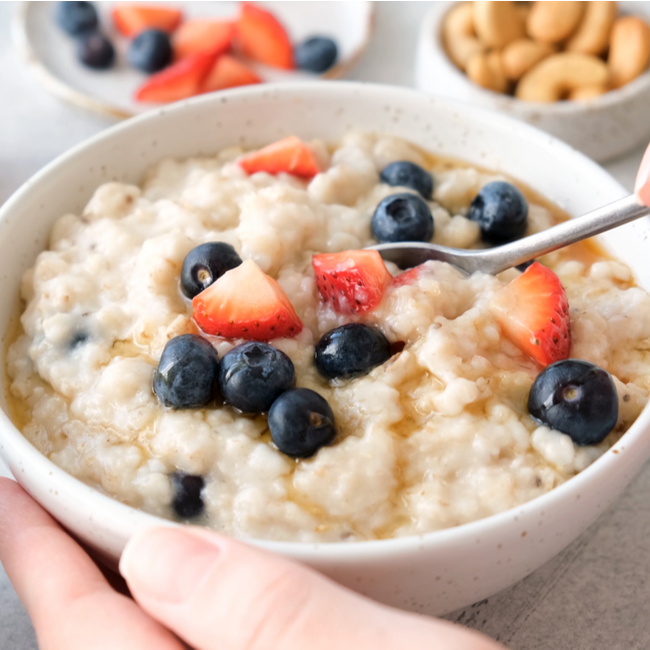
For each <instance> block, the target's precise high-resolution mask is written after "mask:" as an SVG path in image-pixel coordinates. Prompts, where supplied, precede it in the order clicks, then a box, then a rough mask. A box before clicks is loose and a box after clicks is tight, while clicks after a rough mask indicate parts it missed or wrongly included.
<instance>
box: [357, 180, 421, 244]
mask: <svg viewBox="0 0 650 650" xmlns="http://www.w3.org/2000/svg"><path fill="white" fill-rule="evenodd" d="M370 223H371V226H372V233H373V235H374V236H375V237H376V238H377V240H378V241H380V242H399V241H429V240H430V239H431V237H433V217H432V216H431V210H429V206H428V205H427V204H426V203H425V202H424V201H423V200H422V199H421V198H420V197H419V196H416V195H415V194H410V193H407V192H404V193H402V194H391V195H390V196H387V197H386V198H385V199H383V200H382V201H380V202H379V205H378V206H377V209H376V210H375V213H374V214H373V215H372V220H371V222H370Z"/></svg>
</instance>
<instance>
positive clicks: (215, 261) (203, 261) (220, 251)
mask: <svg viewBox="0 0 650 650" xmlns="http://www.w3.org/2000/svg"><path fill="white" fill-rule="evenodd" d="M240 264H241V257H239V255H237V251H236V250H235V249H234V248H233V247H232V246H231V245H230V244H225V243H224V242H220V241H216V242H208V243H207V244H201V245H200V246H197V247H196V248H193V249H192V250H191V251H190V252H189V253H188V254H187V256H186V257H185V260H184V261H183V268H182V269H181V289H182V291H183V293H184V294H185V295H186V296H187V297H188V298H194V296H196V295H198V294H199V293H201V291H203V290H204V289H207V288H208V287H209V286H210V285H211V284H212V283H213V282H216V281H217V280H218V279H219V278H220V277H221V276H222V275H223V274H224V273H226V271H230V269H234V268H235V267H237V266H239V265H240Z"/></svg>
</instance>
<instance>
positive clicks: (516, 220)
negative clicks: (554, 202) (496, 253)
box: [467, 181, 528, 244]
mask: <svg viewBox="0 0 650 650" xmlns="http://www.w3.org/2000/svg"><path fill="white" fill-rule="evenodd" d="M467 218H468V219H471V220H472V221H477V222H478V225H479V227H480V228H481V237H482V238H483V240H484V241H486V242H489V243H491V244H503V243H505V242H509V241H512V240H513V239H517V238H518V237H521V236H522V235H523V234H524V233H525V232H526V228H527V227H528V202H527V201H526V198H525V197H524V195H523V194H522V193H521V192H520V191H519V190H518V189H517V188H516V187H515V186H514V185H512V183H505V182H504V181H494V182H493V183H488V184H487V185H486V186H485V187H483V189H481V191H480V192H479V193H478V194H477V195H476V196H475V197H474V200H473V201H472V203H471V205H470V206H469V211H468V212H467Z"/></svg>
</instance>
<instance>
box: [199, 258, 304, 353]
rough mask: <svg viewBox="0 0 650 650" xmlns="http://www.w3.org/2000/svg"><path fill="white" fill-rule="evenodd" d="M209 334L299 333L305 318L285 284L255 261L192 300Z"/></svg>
mask: <svg viewBox="0 0 650 650" xmlns="http://www.w3.org/2000/svg"><path fill="white" fill-rule="evenodd" d="M192 307H193V308H194V320H195V321H196V324H197V325H198V326H199V327H200V328H201V329H202V330H203V331H204V332H206V333H208V334H214V335H215V336H223V337H226V338H233V339H235V338H242V339H248V340H250V341H270V340H271V339H276V338H283V337H292V336H296V334H298V333H299V332H300V331H301V330H302V327H303V325H302V321H301V320H300V318H299V317H298V314H296V311H295V309H294V308H293V305H292V304H291V301H290V300H289V298H288V297H287V294H286V293H285V292H284V291H283V290H282V287H281V286H280V285H279V284H278V283H277V282H276V281H275V280H274V279H273V278H271V277H269V276H268V275H266V274H265V273H264V272H263V271H262V269H260V267H259V266H257V264H255V262H253V261H252V260H246V261H245V262H243V263H242V264H240V265H239V266H238V267H237V268H234V269H232V270H231V271H228V272H227V273H225V274H224V275H222V276H221V277H220V278H219V279H218V280H217V281H216V282H214V283H213V284H211V285H210V286H209V287H208V288H207V289H206V290H205V291H203V292H202V293H200V294H199V295H198V296H196V297H195V298H194V299H193V300H192Z"/></svg>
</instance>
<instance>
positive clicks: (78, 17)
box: [54, 2, 99, 36]
mask: <svg viewBox="0 0 650 650" xmlns="http://www.w3.org/2000/svg"><path fill="white" fill-rule="evenodd" d="M54 19H55V20H56V22H57V24H58V26H59V27H60V28H61V29H62V30H63V31H64V32H66V33H67V34H70V36H79V35H80V34H87V33H88V32H93V31H95V29H97V25H98V23H99V20H98V19H97V11H96V10H95V7H94V6H93V3H92V2H58V3H57V5H56V9H55V10H54Z"/></svg>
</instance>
